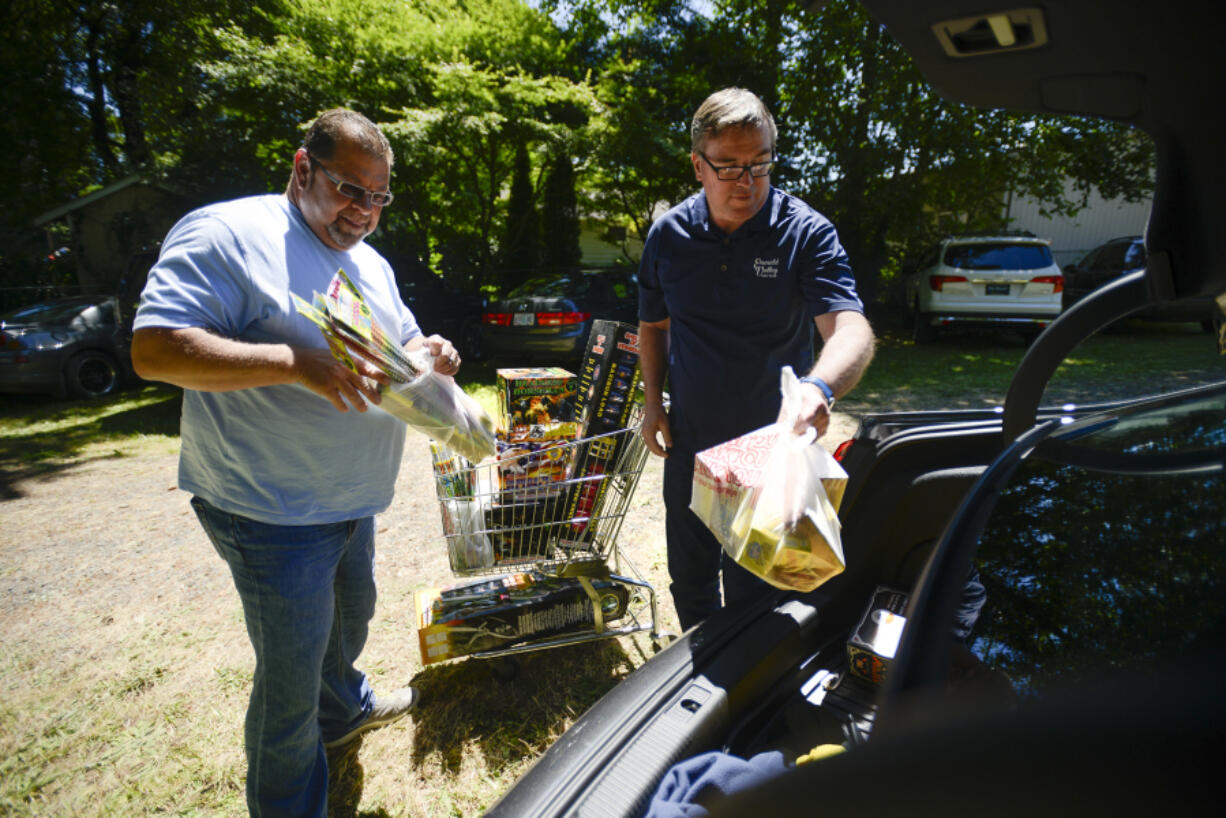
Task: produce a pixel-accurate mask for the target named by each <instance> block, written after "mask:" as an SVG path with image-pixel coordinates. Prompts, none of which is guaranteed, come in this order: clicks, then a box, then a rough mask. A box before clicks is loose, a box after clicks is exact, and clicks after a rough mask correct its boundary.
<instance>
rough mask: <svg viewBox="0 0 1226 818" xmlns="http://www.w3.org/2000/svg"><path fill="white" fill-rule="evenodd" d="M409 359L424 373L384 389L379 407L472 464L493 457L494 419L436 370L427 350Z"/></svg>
mask: <svg viewBox="0 0 1226 818" xmlns="http://www.w3.org/2000/svg"><path fill="white" fill-rule="evenodd" d="M422 353H424V360H421V357H422ZM410 357H411V358H413V359H417V360H415V361H414V362H415V363H420V364H421V365H420V366H419V367H418V369H419V371H421V372H423V374H421V375H419V376H418V377H416V378H414V379H413V380H411V381H408V382H407V383H396V384H391V385H389V386H386V387H384V388H383V390H382V395H383V402H382V403H380V404H379V408H381V409H383V410H384V411H386V412H387V413H388V414H390V415H392V416H393V417H397V418H399V419H400V420H402V421H404V422H405V423H406V424H408V425H409V426H412V427H413V428H414V429H416V430H417V431H419V432H421V433H422V434H424V435H426V436H428V437H430V438H431V439H433V440H436V441H438V442H439V443H442V444H444V445H446V446H447V447H448V448H449V449H451V450H452V451H453V452H455V453H456V454H459V455H461V456H462V457H465V458H467V459H468V460H469V461H471V462H473V463H477V462H479V461H481V460H483V459H485V458H486V457H491V456H493V455H494V453H495V446H494V421H493V419H492V418H491V417H490V416H489V415H488V414H487V413H486V411H485V410H484V409H482V408H481V405H480V404H479V403H477V402H476V401H475V400H473V399H472V398H470V397H469V396H468V395H467V394H466V393H465V392H464V390H463V389H461V388H460V387H459V386H458V385H457V384H456V382H455V379H454V378H452V377H451V376H449V375H441V374H439V373H438V372H435V371H434V365H433V359H432V358H431V356H430V353H429V351H428V350H425V349H421V350H418V351H417V352H415V353H413V354H412V355H411V356H410Z"/></svg>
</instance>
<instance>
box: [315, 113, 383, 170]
mask: <svg viewBox="0 0 1226 818" xmlns="http://www.w3.org/2000/svg"><path fill="white" fill-rule="evenodd" d="M340 142H354V143H356V144H357V146H358V147H359V148H361V149H362V150H363V151H365V152H366V153H368V154H370V155H371V156H378V157H381V158H385V159H387V165H388V167H389V168H390V167H391V166H392V163H393V162H394V161H395V159H396V156H395V154H394V153H393V152H392V145H391V143H390V142H388V141H387V137H386V136H384V135H383V131H381V130H379V126H378V125H376V124H375V123H373V122H371V121H370V120H369V119H367V118H366V117H364V116H362V115H361V114H359V113H358V112H357V111H351V110H349V109H348V108H333V109H331V110H328V111H324V112H323V113H322V114H320V115H319V117H318V118H317V119H316V120H315V121H314V122H312V123H311V127H310V128H308V129H307V132H306V137H304V138H303V140H302V147H304V148H306V150H307V153H309V154H311V156H315V157H317V158H319V159H331V158H332V157H333V156H335V155H336V146H337V144H339V143H340Z"/></svg>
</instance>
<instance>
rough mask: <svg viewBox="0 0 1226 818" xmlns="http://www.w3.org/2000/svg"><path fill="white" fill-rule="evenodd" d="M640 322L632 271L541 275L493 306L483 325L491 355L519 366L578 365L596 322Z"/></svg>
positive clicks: (485, 344)
mask: <svg viewBox="0 0 1226 818" xmlns="http://www.w3.org/2000/svg"><path fill="white" fill-rule="evenodd" d="M597 318H608V319H611V320H614V321H624V322H626V323H629V324H637V323H638V280H637V278H636V277H635V275H634V273H633V272H632V271H629V270H589V271H583V272H577V273H565V274H562V275H552V276H539V277H536V278H532V279H529V280H528V281H526V282H524V283H523V284H521V285H520V286H518V287H516V288H515V289H513V290H511V291H510V292H509V293H507V295H506V296H505V297H503V298H502V299H501V300H499V301H495V302H492V303H491V304H490V305H489V306H488V307H487V308H486V311H485V317H484V319H483V321H482V325H483V330H484V333H483V338H482V342H483V344H484V348H485V351H486V352H487V353H488V354H489V356H490V357H493V358H497V359H502V360H506V361H514V362H516V363H521V362H526V361H528V360H531V359H545V360H550V361H554V362H558V363H562V362H573V361H577V360H578V359H579V358H580V357H581V356H582V355H583V350H584V348H585V347H586V345H587V336H588V333H589V332H590V331H591V329H592V321H593V320H594V319H597Z"/></svg>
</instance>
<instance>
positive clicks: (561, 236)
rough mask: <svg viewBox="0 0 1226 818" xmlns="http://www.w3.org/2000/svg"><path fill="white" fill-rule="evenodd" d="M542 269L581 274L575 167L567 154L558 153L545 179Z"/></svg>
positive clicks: (564, 151) (542, 221)
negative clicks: (576, 271)
mask: <svg viewBox="0 0 1226 818" xmlns="http://www.w3.org/2000/svg"><path fill="white" fill-rule="evenodd" d="M541 249H542V253H541V266H542V267H543V268H544V269H545V270H549V271H551V272H566V271H571V270H577V269H578V268H579V264H580V262H581V261H582V258H583V253H582V250H581V249H580V247H579V202H578V199H577V197H576V196H575V166H574V164H573V160H572V159H571V155H570V152H569V151H567V150H561V151H557V152H556V153H555V154H554V155H553V158H552V159H551V160H550V164H549V175H548V176H547V177H546V179H545V196H544V203H543V207H542V209H541Z"/></svg>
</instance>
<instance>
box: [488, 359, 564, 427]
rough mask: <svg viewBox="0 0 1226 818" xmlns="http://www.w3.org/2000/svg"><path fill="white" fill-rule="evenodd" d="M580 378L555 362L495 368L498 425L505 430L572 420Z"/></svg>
mask: <svg viewBox="0 0 1226 818" xmlns="http://www.w3.org/2000/svg"><path fill="white" fill-rule="evenodd" d="M578 387H579V380H578V378H577V377H576V376H575V373H573V372H570V371H568V370H566V369H562V368H560V367H556V366H550V367H523V368H518V369H499V370H498V396H499V401H498V403H499V412H500V417H499V421H500V423H499V425H500V426H501V427H502V429H503V430H504V431H506V432H509V433H510V432H514V431H515V430H516V429H517V428H521V427H530V426H539V425H542V424H549V423H556V422H563V423H565V422H574V421H575V420H576V418H577V415H576V409H577V406H576V400H575V399H576V394H577V392H578Z"/></svg>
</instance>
